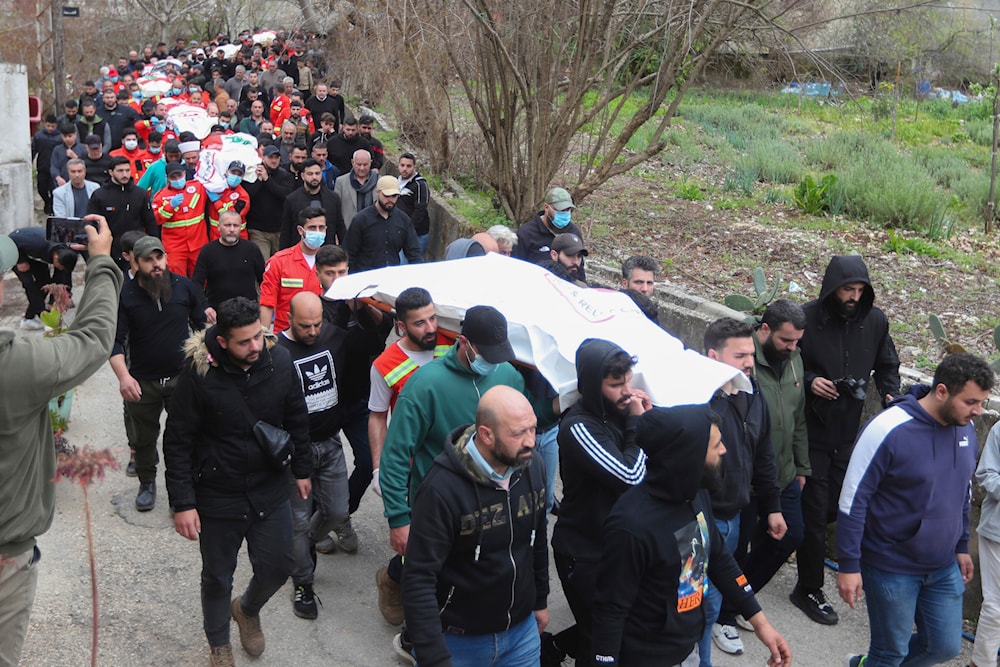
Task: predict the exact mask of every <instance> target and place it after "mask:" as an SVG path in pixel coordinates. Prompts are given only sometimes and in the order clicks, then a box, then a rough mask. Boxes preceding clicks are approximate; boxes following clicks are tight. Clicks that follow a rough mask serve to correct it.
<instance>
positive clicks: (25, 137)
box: [0, 63, 35, 233]
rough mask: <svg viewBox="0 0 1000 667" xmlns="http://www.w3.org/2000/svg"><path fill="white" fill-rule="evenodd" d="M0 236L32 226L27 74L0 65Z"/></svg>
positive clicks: (11, 65) (19, 66)
mask: <svg viewBox="0 0 1000 667" xmlns="http://www.w3.org/2000/svg"><path fill="white" fill-rule="evenodd" d="M0 90H2V91H4V93H3V95H0V118H3V119H4V121H5V122H4V127H5V136H4V139H3V141H0V233H6V232H9V231H12V230H14V229H17V228H18V227H27V226H29V225H32V224H34V221H35V213H34V199H33V193H32V187H31V128H30V126H29V124H28V71H27V70H26V69H25V67H24V65H14V64H11V63H0Z"/></svg>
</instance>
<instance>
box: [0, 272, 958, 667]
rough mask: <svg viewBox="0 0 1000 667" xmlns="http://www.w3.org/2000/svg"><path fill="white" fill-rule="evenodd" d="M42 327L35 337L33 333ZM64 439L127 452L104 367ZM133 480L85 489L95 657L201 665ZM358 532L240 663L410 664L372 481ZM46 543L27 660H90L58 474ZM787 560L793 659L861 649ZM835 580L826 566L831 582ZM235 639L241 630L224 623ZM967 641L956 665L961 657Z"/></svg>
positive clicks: (777, 614) (193, 591)
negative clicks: (823, 621)
mask: <svg viewBox="0 0 1000 667" xmlns="http://www.w3.org/2000/svg"><path fill="white" fill-rule="evenodd" d="M10 278H12V276H9V277H8V280H7V281H6V284H5V287H6V297H7V298H6V300H5V303H4V305H3V306H0V327H2V328H16V326H17V324H18V321H19V318H20V312H21V309H22V308H23V298H22V297H23V295H22V294H21V292H20V286H19V285H18V284H17V282H16V280H11V279H10ZM29 335H38V334H29ZM67 435H68V437H69V439H70V442H71V443H72V444H74V445H77V446H82V445H88V444H89V445H91V446H94V447H96V448H104V447H110V448H112V450H113V451H114V452H115V454H116V455H117V456H118V459H119V460H120V461H122V462H123V463H124V462H126V461H127V458H128V453H127V447H126V446H125V440H124V432H123V428H122V424H121V402H120V398H119V395H118V391H117V382H116V381H115V379H114V375H113V374H112V373H111V371H110V369H109V368H107V367H105V368H103V369H102V370H101V371H100V372H99V373H97V374H96V375H95V376H94V377H93V378H91V379H90V380H88V381H87V382H86V383H84V384H83V385H82V386H81V387H80V389H79V390H78V391H77V394H76V398H75V401H74V406H73V416H72V423H71V427H70V431H69V432H68V434H67ZM137 487H138V483H137V482H136V480H134V479H129V478H127V477H125V475H124V473H123V472H121V471H112V472H111V473H110V474H109V475H108V477H107V478H106V479H105V480H104V481H103V482H101V483H98V484H96V485H95V486H94V487H93V488H92V491H91V504H92V508H93V523H94V530H95V538H94V540H95V549H96V552H97V559H98V582H99V590H100V603H101V611H100V625H101V633H100V655H99V664H101V665H114V666H115V667H133V666H134V667H147V666H148V667H172V666H177V667H188V666H194V665H206V664H207V663H208V657H207V649H206V642H205V638H204V634H203V633H202V630H201V609H200V605H199V598H198V576H199V568H200V558H199V555H198V550H197V545H196V544H195V543H193V542H188V541H187V540H185V539H183V538H181V537H180V536H178V535H177V534H176V533H175V532H174V530H173V525H172V522H171V519H170V515H169V512H168V510H167V506H166V493H165V491H164V487H163V483H162V472H161V477H160V483H159V489H160V491H161V496H160V499H159V504H158V505H157V507H156V509H155V510H153V511H152V512H149V513H146V514H139V513H137V512H136V511H135V509H134V506H133V500H134V497H135V492H136V490H137ZM354 524H355V527H356V529H357V531H358V533H359V536H360V539H361V548H360V550H359V552H358V553H357V554H354V555H350V554H344V553H335V554H331V555H326V556H324V555H320V556H319V565H318V569H317V573H316V592H317V593H318V595H319V597H320V598H321V599H322V603H323V606H322V607H321V609H320V617H319V619H318V620H316V621H306V620H302V619H299V618H297V617H295V616H294V615H293V614H292V609H291V586H290V584H286V586H285V587H284V588H283V589H282V590H281V591H279V593H278V594H277V595H276V596H275V597H274V598H273V599H272V601H271V602H270V603H269V604H268V606H267V607H265V609H264V611H263V613H262V619H263V627H264V631H265V634H266V637H267V651H266V652H265V654H264V655H263V656H262V657H260V658H258V659H254V658H250V657H249V656H247V655H246V654H245V653H243V652H242V650H240V649H237V651H236V654H237V655H236V657H237V661H238V664H240V665H250V664H254V665H275V666H285V665H288V666H292V665H294V666H296V667H299V666H301V667H311V666H314V665H315V666H317V667H319V666H322V667H329V666H331V665H333V666H336V667H355V666H357V667H369V666H383V665H385V666H394V665H402V664H405V663H404V662H403V661H402V660H401V659H399V658H397V657H396V655H395V654H394V653H393V651H392V649H391V647H390V642H391V639H392V636H393V634H394V633H395V631H396V630H395V628H393V627H392V626H389V625H387V624H386V623H385V622H384V620H383V619H382V617H381V615H380V614H379V611H378V605H377V598H376V592H375V584H374V573H375V571H376V569H378V568H379V567H380V566H381V565H383V564H384V563H385V562H386V560H387V558H388V556H389V555H390V550H389V548H388V532H387V529H386V526H385V522H384V520H383V519H382V516H381V503H380V501H379V499H378V498H377V497H376V496H375V495H374V494H373V493H371V492H369V494H368V496H367V497H366V498H365V499H364V501H363V502H362V505H361V508H360V510H359V511H358V514H356V515H355V518H354ZM40 544H41V549H42V552H43V557H42V562H41V564H40V580H39V588H38V594H37V597H36V603H35V609H34V613H33V615H32V619H31V626H30V629H29V633H28V638H27V641H26V644H25V650H24V659H23V661H22V664H23V665H24V667H64V666H65V667H76V666H80V665H86V664H89V648H90V632H91V613H90V595H89V592H90V583H89V573H88V565H87V560H86V533H85V528H84V519H83V504H82V492H81V490H80V489H79V488H78V487H74V486H72V485H70V484H67V483H60V484H59V485H58V488H57V506H56V515H55V520H54V523H53V526H52V529H51V530H50V531H49V532H48V533H47V534H46V535H45V536H43V537H42V538H41V540H40ZM249 571H250V570H249V563H248V561H247V558H246V554H245V552H244V553H243V554H242V555H241V559H240V565H239V568H238V570H237V573H236V587H237V589H240V588H241V587H242V586H245V584H246V582H247V579H248V577H249ZM793 577H794V568H792V567H787V566H786V567H785V568H784V569H783V570H782V572H781V573H779V575H778V577H777V578H776V579H775V581H774V582H772V584H771V585H770V586H768V588H767V589H765V590H764V591H763V592H762V593H761V595H760V599H761V603H762V605H763V606H764V609H765V611H766V613H767V614H768V616H769V617H770V619H771V621H772V622H773V623H774V625H775V626H776V627H777V628H778V629H779V630H780V631H781V632H783V633H784V634H785V636H786V637H787V638H788V640H789V641H790V643H791V644H792V649H793V651H794V653H795V664H797V665H804V666H806V667H828V666H831V665H840V664H843V657H844V656H845V655H846V654H847V653H848V652H849V651H850V652H857V651H862V650H864V648H865V647H866V646H867V642H868V633H867V618H866V615H865V612H864V610H863V609H859V610H857V611H853V612H852V611H850V610H847V609H845V608H844V605H842V604H839V603H838V609H839V610H840V612H841V618H842V620H841V623H840V625H838V626H835V627H825V626H820V625H816V624H814V623H812V622H811V621H809V620H807V619H806V618H805V617H804V616H803V615H802V614H801V613H800V612H799V611H798V610H797V609H795V608H794V607H792V606H791V604H790V603H789V602H788V600H787V594H788V592H789V591H790V590H791V586H792V583H793ZM552 583H553V593H552V596H551V597H550V611H551V618H552V621H551V625H552V628H553V629H560V628H562V627H565V626H566V625H567V624H568V623H569V622H570V615H569V611H568V608H567V606H566V603H565V601H564V599H563V597H562V592H561V589H560V586H559V582H558V578H557V577H556V576H555V568H554V567H553V568H552ZM833 590H834V588H833V577H832V573H828V587H827V591H828V592H832V591H833ZM233 637H234V640H235V639H236V637H237V634H236V629H235V627H234V628H233ZM744 641H745V643H746V646H747V650H748V652H747V654H746V655H744V656H740V657H732V656H721V655H720V654H719V653H718V652H716V660H715V664H716V665H717V666H719V667H731V666H744V665H763V664H765V663H766V655H765V653H764V651H763V649H762V647H761V646H760V644H759V643H757V642H756V641H755V640H754V639H753V638H752V637H750V636H749V635H748V634H746V633H744ZM970 650H971V647H970V646H969V645H968V644H967V645H966V647H965V649H964V651H963V655H962V657H961V659H956V660H954V661H952V662H951V663H949V664H951V665H954V666H958V665H965V664H966V663H967V662H968V655H969V652H970Z"/></svg>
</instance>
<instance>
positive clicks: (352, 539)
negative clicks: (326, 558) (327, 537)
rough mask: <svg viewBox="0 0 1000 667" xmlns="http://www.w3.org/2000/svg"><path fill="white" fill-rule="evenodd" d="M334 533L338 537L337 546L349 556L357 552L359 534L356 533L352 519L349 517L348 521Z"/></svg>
mask: <svg viewBox="0 0 1000 667" xmlns="http://www.w3.org/2000/svg"><path fill="white" fill-rule="evenodd" d="M333 532H334V533H335V534H336V535H337V545H338V546H339V547H340V549H341V550H342V551H346V552H347V553H349V554H353V553H356V552H357V550H358V534H357V533H355V532H354V526H352V525H351V517H347V521H345V522H344V523H342V524H340V525H339V526H337V527H336V528H334V529H333Z"/></svg>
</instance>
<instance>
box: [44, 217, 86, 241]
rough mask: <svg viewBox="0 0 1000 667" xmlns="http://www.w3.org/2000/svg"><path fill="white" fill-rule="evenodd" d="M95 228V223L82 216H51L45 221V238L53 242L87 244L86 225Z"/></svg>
mask: <svg viewBox="0 0 1000 667" xmlns="http://www.w3.org/2000/svg"><path fill="white" fill-rule="evenodd" d="M88 225H89V226H90V227H93V228H94V229H97V228H98V227H97V223H95V222H92V221H90V220H84V219H83V218H60V217H57V216H52V217H50V218H49V219H48V220H46V221H45V238H47V239H48V240H49V241H52V242H54V243H65V244H67V245H69V244H70V243H78V244H81V245H87V242H88V239H87V231H86V229H85V228H86V227H87V226H88Z"/></svg>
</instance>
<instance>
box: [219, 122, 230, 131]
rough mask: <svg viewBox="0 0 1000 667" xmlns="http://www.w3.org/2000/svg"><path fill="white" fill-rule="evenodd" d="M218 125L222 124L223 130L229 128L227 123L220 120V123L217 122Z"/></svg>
mask: <svg viewBox="0 0 1000 667" xmlns="http://www.w3.org/2000/svg"><path fill="white" fill-rule="evenodd" d="M219 125H221V126H222V129H223V130H228V129H229V123H221V122H220V123H219Z"/></svg>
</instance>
